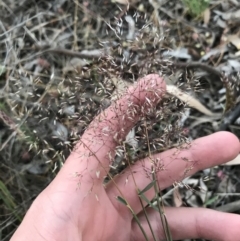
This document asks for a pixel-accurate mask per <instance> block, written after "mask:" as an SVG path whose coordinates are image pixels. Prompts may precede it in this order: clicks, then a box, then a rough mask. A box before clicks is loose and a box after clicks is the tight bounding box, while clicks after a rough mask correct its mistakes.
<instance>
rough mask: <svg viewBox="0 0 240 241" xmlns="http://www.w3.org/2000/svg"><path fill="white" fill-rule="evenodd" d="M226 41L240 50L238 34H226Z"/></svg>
mask: <svg viewBox="0 0 240 241" xmlns="http://www.w3.org/2000/svg"><path fill="white" fill-rule="evenodd" d="M227 41H228V42H230V43H232V44H233V45H234V46H235V47H236V48H237V49H238V50H240V38H239V36H238V34H232V35H228V36H227Z"/></svg>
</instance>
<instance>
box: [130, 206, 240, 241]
mask: <svg viewBox="0 0 240 241" xmlns="http://www.w3.org/2000/svg"><path fill="white" fill-rule="evenodd" d="M147 210H148V211H147V215H148V219H149V220H150V223H151V226H152V229H153V231H154V233H155V235H156V237H157V240H163V239H165V236H164V231H163V228H162V223H161V218H160V216H159V213H158V212H157V211H155V210H153V209H147ZM165 214H166V218H167V222H168V225H169V228H170V232H171V235H172V238H173V240H183V239H187V238H189V239H196V238H203V239H207V240H214V241H235V240H238V239H239V237H240V229H239V227H240V215H236V214H229V213H222V212H218V211H214V210H210V209H204V208H165ZM139 219H140V221H141V225H142V227H143V229H144V230H145V232H146V233H147V236H148V237H149V240H154V239H153V238H152V234H151V231H150V228H149V225H148V223H147V221H146V217H145V216H144V214H142V213H141V214H140V215H139ZM131 240H139V241H141V240H145V239H144V237H143V234H142V232H141V231H140V229H139V226H138V224H137V223H136V222H135V221H133V225H132V239H131Z"/></svg>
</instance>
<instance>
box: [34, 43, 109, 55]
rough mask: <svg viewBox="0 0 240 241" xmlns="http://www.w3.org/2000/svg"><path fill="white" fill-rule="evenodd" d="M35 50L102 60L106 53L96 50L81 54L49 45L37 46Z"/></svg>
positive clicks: (85, 51) (102, 50) (84, 51)
mask: <svg viewBox="0 0 240 241" xmlns="http://www.w3.org/2000/svg"><path fill="white" fill-rule="evenodd" d="M33 48H34V49H37V50H41V51H44V52H49V53H53V54H60V55H66V56H72V57H78V58H100V57H103V56H104V55H105V52H106V50H105V49H96V50H89V51H87V50H83V51H81V52H78V51H73V50H69V49H63V48H51V46H49V45H44V46H39V45H35V46H34V47H33Z"/></svg>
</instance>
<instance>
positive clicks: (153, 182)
mask: <svg viewBox="0 0 240 241" xmlns="http://www.w3.org/2000/svg"><path fill="white" fill-rule="evenodd" d="M155 182H156V180H154V181H152V182H151V183H149V184H148V185H147V186H146V187H145V188H144V189H143V190H142V191H140V192H139V193H138V195H141V194H142V193H145V192H147V191H148V190H149V189H151V188H152V187H153V186H154V185H155Z"/></svg>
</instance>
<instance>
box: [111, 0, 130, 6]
mask: <svg viewBox="0 0 240 241" xmlns="http://www.w3.org/2000/svg"><path fill="white" fill-rule="evenodd" d="M112 2H113V3H114V2H115V3H120V4H124V5H127V4H129V0H112Z"/></svg>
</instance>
